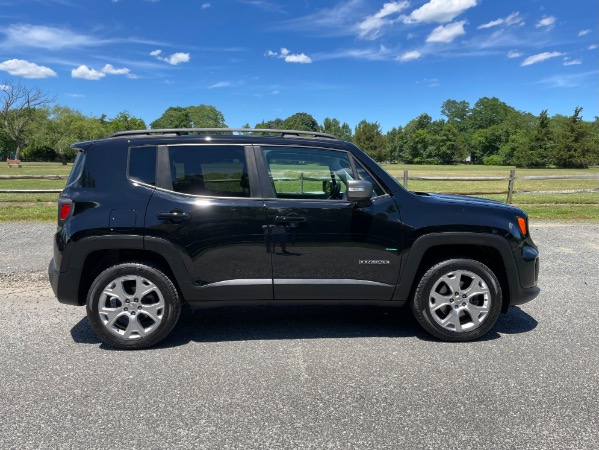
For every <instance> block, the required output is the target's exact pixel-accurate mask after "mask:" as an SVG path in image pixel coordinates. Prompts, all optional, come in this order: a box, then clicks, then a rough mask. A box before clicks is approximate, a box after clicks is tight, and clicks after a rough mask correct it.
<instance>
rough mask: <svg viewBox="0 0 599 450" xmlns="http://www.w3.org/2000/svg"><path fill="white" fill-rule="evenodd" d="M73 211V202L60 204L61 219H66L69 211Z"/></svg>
mask: <svg viewBox="0 0 599 450" xmlns="http://www.w3.org/2000/svg"><path fill="white" fill-rule="evenodd" d="M70 212H71V204H70V203H64V204H62V205H60V220H65V219H66V218H67V217H69V213H70Z"/></svg>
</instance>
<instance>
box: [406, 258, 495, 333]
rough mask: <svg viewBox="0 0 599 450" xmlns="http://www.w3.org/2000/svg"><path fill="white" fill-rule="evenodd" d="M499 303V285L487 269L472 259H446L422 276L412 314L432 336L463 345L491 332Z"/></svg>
mask: <svg viewBox="0 0 599 450" xmlns="http://www.w3.org/2000/svg"><path fill="white" fill-rule="evenodd" d="M502 299H503V296H502V292H501V285H500V284H499V281H498V280H497V277H496V276H495V274H494V273H493V272H492V271H491V270H490V269H489V268H488V267H487V266H485V265H484V264H482V263H481V262H479V261H476V260H472V259H449V260H446V261H443V262H440V263H438V264H435V265H434V266H432V267H431V268H430V269H428V270H427V271H426V273H425V274H424V275H423V277H422V278H421V280H420V282H419V283H418V287H417V289H416V292H415V294H414V298H413V300H412V311H413V312H414V316H415V317H416V320H418V322H419V323H420V325H422V327H424V329H425V330H426V331H428V332H429V333H430V334H432V335H433V336H435V337H437V338H439V339H442V340H444V341H452V342H466V341H473V340H475V339H478V338H480V337H481V336H483V335H485V334H486V333H488V332H489V330H491V328H492V327H493V326H494V325H495V322H497V319H498V317H499V314H500V312H501V304H502Z"/></svg>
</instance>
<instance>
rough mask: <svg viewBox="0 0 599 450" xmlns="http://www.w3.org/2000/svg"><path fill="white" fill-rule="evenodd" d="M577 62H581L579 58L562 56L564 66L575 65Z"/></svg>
mask: <svg viewBox="0 0 599 450" xmlns="http://www.w3.org/2000/svg"><path fill="white" fill-rule="evenodd" d="M578 64H582V61H581V60H580V59H570V58H564V66H575V65H578Z"/></svg>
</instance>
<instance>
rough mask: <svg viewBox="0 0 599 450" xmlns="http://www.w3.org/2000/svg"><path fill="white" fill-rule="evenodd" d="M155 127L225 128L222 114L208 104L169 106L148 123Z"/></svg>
mask: <svg viewBox="0 0 599 450" xmlns="http://www.w3.org/2000/svg"><path fill="white" fill-rule="evenodd" d="M150 127H152V128H153V129H157V128H226V127H227V125H226V123H225V118H224V116H223V114H222V113H221V112H220V111H219V110H218V109H216V108H215V107H214V106H210V105H199V106H187V107H184V108H183V107H181V106H171V107H170V108H168V109H167V110H166V111H165V112H164V113H163V114H162V116H160V117H159V118H158V119H156V120H155V121H154V122H152V123H151V124H150Z"/></svg>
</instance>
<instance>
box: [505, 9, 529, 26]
mask: <svg viewBox="0 0 599 450" xmlns="http://www.w3.org/2000/svg"><path fill="white" fill-rule="evenodd" d="M524 23H525V22H524V19H523V18H522V17H520V12H519V11H516V12H513V13H511V14H510V15H509V16H507V17H506V18H505V24H506V25H518V26H522V25H524Z"/></svg>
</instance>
